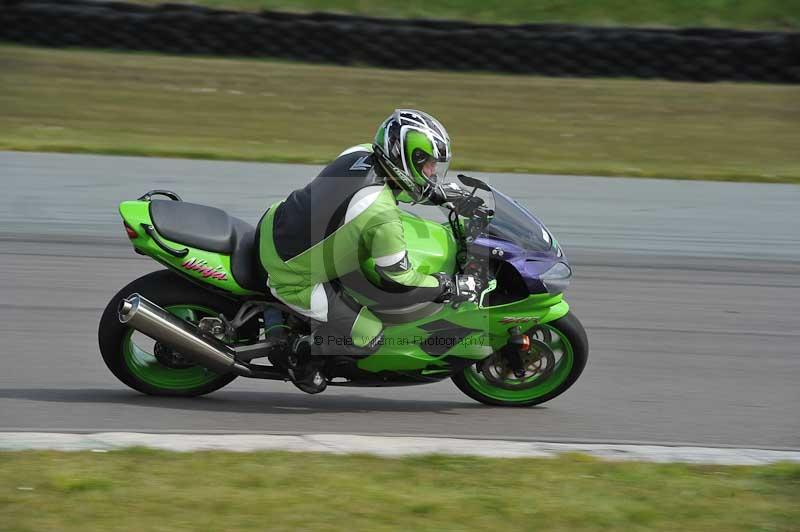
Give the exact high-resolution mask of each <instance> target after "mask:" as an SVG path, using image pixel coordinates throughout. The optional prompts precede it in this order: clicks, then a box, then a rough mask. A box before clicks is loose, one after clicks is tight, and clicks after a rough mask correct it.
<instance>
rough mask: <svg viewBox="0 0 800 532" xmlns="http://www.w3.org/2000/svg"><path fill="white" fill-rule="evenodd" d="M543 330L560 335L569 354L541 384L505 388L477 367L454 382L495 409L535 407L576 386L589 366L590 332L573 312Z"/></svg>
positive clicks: (454, 377)
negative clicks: (499, 407) (497, 384)
mask: <svg viewBox="0 0 800 532" xmlns="http://www.w3.org/2000/svg"><path fill="white" fill-rule="evenodd" d="M539 327H549V328H550V329H552V330H553V331H552V332H553V333H557V334H558V336H559V337H560V341H561V342H562V346H563V348H564V353H565V355H564V357H563V358H562V360H561V361H560V362H558V363H557V364H556V367H555V368H554V370H553V371H552V373H551V374H550V375H549V376H548V377H547V379H546V380H545V381H543V382H542V383H541V384H537V385H536V386H532V387H530V388H527V389H520V390H509V389H506V388H501V387H499V386H494V385H493V384H492V383H491V382H489V381H488V380H486V379H485V377H483V376H482V375H481V374H480V373H479V372H478V371H477V370H476V366H474V365H473V366H469V367H467V368H465V369H464V370H463V371H462V372H460V373H458V374H456V375H453V382H454V383H455V385H456V386H457V387H458V389H459V390H461V391H462V392H464V393H465V394H467V395H468V396H470V397H472V398H473V399H475V400H476V401H479V402H481V403H484V404H487V405H492V406H516V407H525V406H533V405H538V404H541V403H544V402H545V401H549V400H550V399H553V398H554V397H557V396H559V395H561V394H562V393H564V392H565V391H567V389H569V387H570V386H572V385H573V384H575V381H577V380H578V377H580V376H581V373H582V372H583V369H584V368H585V367H586V362H587V359H588V355H589V342H588V340H587V339H586V331H585V330H584V329H583V325H581V322H580V321H579V320H578V318H577V317H576V316H575V314H573V313H572V312H570V313H568V314H566V315H565V316H564V317H562V318H559V319H557V320H555V321H553V322H550V323H546V324H544V325H541V326H539ZM567 348H568V349H567ZM561 364H564V365H563V366H562V365H561Z"/></svg>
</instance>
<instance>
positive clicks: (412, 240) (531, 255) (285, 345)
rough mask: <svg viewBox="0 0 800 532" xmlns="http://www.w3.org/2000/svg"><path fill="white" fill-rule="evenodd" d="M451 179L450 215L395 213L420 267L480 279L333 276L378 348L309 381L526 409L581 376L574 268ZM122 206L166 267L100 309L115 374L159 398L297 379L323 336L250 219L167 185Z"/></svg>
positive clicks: (514, 211) (530, 226)
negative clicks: (397, 281) (446, 289)
mask: <svg viewBox="0 0 800 532" xmlns="http://www.w3.org/2000/svg"><path fill="white" fill-rule="evenodd" d="M459 179H460V180H461V185H458V184H455V183H450V184H448V185H446V186H444V187H442V189H441V191H442V193H443V194H444V195H445V198H446V203H444V206H443V208H444V209H445V211H446V214H447V221H446V222H435V221H431V220H427V219H424V218H422V217H419V216H417V215H415V214H412V213H404V214H403V224H404V229H405V236H406V241H407V244H408V255H409V258H410V260H411V261H412V262H413V264H415V266H416V267H417V269H419V270H420V271H422V272H423V273H433V272H449V273H453V274H455V273H467V274H470V275H472V276H474V277H475V278H477V279H478V280H479V285H478V287H477V297H475V298H474V301H460V302H455V303H434V302H431V303H425V304H417V305H412V306H398V303H397V302H395V304H390V303H389V304H387V303H383V304H375V301H379V300H380V298H379V297H376V294H374V293H373V294H371V293H370V291H379V290H378V289H377V288H376V287H375V286H374V284H373V283H371V282H363V281H364V280H366V281H376V279H370V278H369V276H370V275H371V274H370V272H373V271H374V268H369V267H366V268H364V272H357V273H358V274H360V275H352V276H347V277H353V278H352V279H349V278H347V277H346V278H343V279H341V280H340V282H341V285H342V287H343V289H345V290H348V291H349V292H350V293H351V295H353V297H354V298H356V299H357V300H359V302H361V303H362V304H369V305H370V308H371V309H372V310H373V311H374V312H375V314H376V315H378V316H379V317H380V318H381V319H382V320H383V322H384V324H385V327H386V328H385V330H384V335H383V338H382V340H381V343H380V346H379V348H378V350H377V351H376V352H375V353H374V354H371V355H369V356H354V355H352V354H346V353H347V351H346V350H343V351H344V352H343V353H342V354H341V355H339V354H330V355H327V356H325V357H324V372H323V374H324V378H325V382H324V383H322V384H323V386H321V387H320V386H316V387H315V391H320V390H321V389H324V386H325V385H330V386H401V385H413V384H426V383H433V382H439V381H441V380H443V379H447V378H450V379H452V380H453V382H454V383H455V384H456V386H457V387H458V388H459V389H460V390H461V391H463V392H464V393H466V394H467V395H468V396H470V397H472V398H473V399H476V400H477V401H480V402H482V403H486V404H490V405H501V406H531V405H535V404H539V403H542V402H544V401H548V400H550V399H552V398H554V397H556V396H558V395H560V394H562V393H563V392H565V391H566V390H567V389H568V388H569V387H570V386H572V384H573V383H574V382H575V381H576V380H577V379H578V377H579V376H580V375H581V372H582V371H583V369H584V367H585V365H586V361H587V355H588V342H587V339H586V333H585V331H584V329H583V327H582V325H581V323H580V322H579V321H578V319H577V318H576V317H575V315H574V314H573V313H571V312H570V310H569V306H568V305H567V303H566V301H564V299H563V292H564V290H565V289H566V287H567V285H568V284H569V281H570V278H571V276H572V270H571V268H570V266H569V264H568V262H567V259H566V257H565V256H564V253H563V251H562V249H561V246H560V245H559V243H558V242H557V240H556V239H555V238H554V237H553V236H552V234H551V233H550V231H549V230H548V229H547V228H546V227H545V226H544V224H543V223H542V222H541V221H539V219H538V218H536V217H535V216H534V215H533V214H531V213H530V212H529V211H528V210H526V209H525V208H524V207H522V206H521V205H520V204H519V203H517V202H515V201H514V200H513V199H511V198H510V197H508V196H507V195H505V194H503V193H502V192H500V191H499V190H497V189H495V188H494V187H491V186H489V185H487V184H486V183H484V182H483V181H480V180H478V179H475V178H472V177H467V176H463V175H462V176H459ZM157 196H162V197H164V198H166V199H157V198H156V197H157ZM119 211H120V214H121V216H122V219H123V222H124V226H125V230H126V232H127V234H128V237H129V238H130V241H131V243H132V245H133V248H134V250H135V251H136V253H139V254H142V255H147V256H149V257H151V258H153V259H154V260H156V261H157V262H159V263H161V264H162V265H163V266H165V267H166V269H164V270H159V271H156V272H153V273H149V274H147V275H144V276H142V277H140V278H138V279H136V280H135V281H133V282H131V283H130V284H128V285H127V286H125V287H124V288H123V289H122V290H120V291H119V292H118V293H117V294H116V295H115V296H114V297H113V298H112V300H111V301H110V302H109V304H108V306H107V307H106V309H105V311H104V313H103V316H102V318H101V320H100V327H99V332H98V336H99V343H100V351H101V353H102V355H103V359H104V360H105V363H106V365H107V366H108V368H109V369H110V370H111V372H112V373H113V374H114V375H116V376H117V378H119V379H120V380H121V381H122V382H124V383H125V384H127V385H128V386H130V387H131V388H133V389H135V390H138V391H140V392H143V393H146V394H151V395H166V396H196V395H202V394H206V393H209V392H212V391H215V390H217V389H219V388H222V387H223V386H225V385H226V384H228V383H229V382H231V381H232V380H233V379H235V378H236V377H238V376H241V377H251V378H258V379H270V380H283V381H290V382H293V381H294V379H293V377H294V368H296V367H297V365H298V364H299V363H301V362H302V360H301V359H302V358H303V353H307V352H308V351H309V346H311V345H313V344H319V343H321V342H323V341H324V339H323V338H320V337H314V335H313V332H312V331H313V326H314V324H313V323H311V322H310V321H309V319H308V318H305V317H303V316H301V315H298V314H296V313H294V312H293V311H292V310H291V309H290V308H288V307H286V306H284V305H283V304H281V303H280V302H279V301H278V300H276V299H275V298H274V297H272V295H271V294H270V293H269V290H268V289H267V275H268V273H267V272H265V271H264V269H263V268H262V266H261V264H260V262H259V258H258V257H259V254H258V247H257V246H258V242H259V237H258V231H257V230H256V229H255V228H254V227H252V226H251V225H249V224H247V223H246V222H244V221H242V220H239V219H237V218H234V217H232V216H229V215H228V214H226V213H225V212H224V211H222V210H219V209H216V208H213V207H207V206H203V205H196V204H192V203H188V202H184V201H182V200H181V198H180V197H179V196H178V195H177V194H175V193H174V192H170V191H165V190H155V191H150V192H148V193H147V194H145V195H143V196H142V197H140V198H139V199H137V200H136V201H125V202H123V203H121V204H120V207H119ZM358 278H360V279H361V281H362V282H359V279H358ZM370 296H373V297H370ZM276 316H277V319H276ZM296 384H298V387H300V388H301V389H303V386H301V385H300V384H299V383H296ZM317 384H320V383H317ZM307 391H308V390H307Z"/></svg>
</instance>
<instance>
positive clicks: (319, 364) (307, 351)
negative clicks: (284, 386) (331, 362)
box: [289, 336, 328, 394]
mask: <svg viewBox="0 0 800 532" xmlns="http://www.w3.org/2000/svg"><path fill="white" fill-rule="evenodd" d="M312 341H313V336H301V337H300V338H298V339H297V340H296V341H295V342H294V345H293V346H292V354H291V355H290V357H289V376H291V377H292V383H293V384H294V385H295V386H297V387H298V388H299V389H300V390H302V391H304V392H306V393H310V394H315V393H320V392H322V391H324V390H325V388H327V387H328V379H327V377H326V376H325V373H324V372H323V368H324V365H325V364H324V359H322V358H321V357H319V356H312V354H311V342H312Z"/></svg>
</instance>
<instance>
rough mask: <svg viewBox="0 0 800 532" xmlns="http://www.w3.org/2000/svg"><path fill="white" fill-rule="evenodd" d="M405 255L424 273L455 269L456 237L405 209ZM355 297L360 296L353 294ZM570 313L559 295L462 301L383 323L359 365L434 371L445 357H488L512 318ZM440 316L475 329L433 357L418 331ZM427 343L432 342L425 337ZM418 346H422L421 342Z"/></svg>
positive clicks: (536, 319) (547, 318) (368, 267)
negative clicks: (374, 346)
mask: <svg viewBox="0 0 800 532" xmlns="http://www.w3.org/2000/svg"><path fill="white" fill-rule="evenodd" d="M402 220H403V228H404V231H405V238H406V244H407V246H408V255H409V258H410V260H411V262H412V264H413V265H414V266H415V267H416V268H417V269H419V270H421V271H423V272H425V273H434V272H446V273H454V272H455V255H456V249H457V246H456V241H455V238H454V237H453V234H452V232H451V230H450V228H449V227H448V226H447V225H443V224H438V223H435V222H431V221H429V220H426V219H424V218H420V217H418V216H415V215H413V214H410V213H405V212H404V213H403V215H402ZM363 271H364V273H365V275H366V276H367V278H369V279H370V280H371V281H373V282H375V281H376V279H377V275H376V274H375V273H374V268H373V267H372V263H371V261H367V262H366V263H365V264H364V267H363ZM357 297H359V296H357ZM567 312H569V305H568V304H567V302H566V301H564V299H563V297H562V295H561V294H557V295H552V294H535V295H531V296H528V297H527V298H525V299H522V300H520V301H515V302H513V303H508V304H505V305H498V306H494V307H479V306H478V305H477V304H475V303H466V304H464V305H462V306H461V307H459V308H458V309H453V308H452V307H451V306H449V305H444V306H443V307H442V310H441V311H439V312H437V313H436V314H434V315H433V316H430V317H428V318H425V319H421V320H418V321H414V322H411V323H404V324H399V325H395V326H391V327H387V328H386V330H385V331H384V342H383V346H382V347H381V348H380V349H379V350H378V351H377V352H376V353H375V354H374V355H372V356H370V357H368V358H365V359H364V360H361V361H360V362H359V363H358V366H359V368H361V369H363V370H367V371H374V372H377V371H389V370H392V371H408V370H419V369H423V368H427V369H435V367H437V366H439V367H441V366H445V365H446V364H447V363H446V362H445V361H444V360H443V358H444V357H449V356H458V357H462V358H470V359H475V360H480V359H483V358H485V357H487V356H489V355H490V354H491V353H492V352H493V351H495V350H497V349H499V348H500V347H502V346H503V345H505V343H506V342H507V341H508V330H509V329H510V328H511V327H513V326H514V325H515V324H514V323H501V321H502V320H506V321H507V322H509V321H511V319H514V318H517V319H523V318H532V319H531V320H530V321H529V322H523V323H522V324H521V326H525V325H526V324H527V325H528V326H529V327H532V326H533V325H535V324H539V323H547V322H551V321H554V320H557V319H558V318H560V317H562V316H564V315H566V314H567ZM440 320H444V321H447V322H450V323H452V324H453V325H454V326H456V327H464V328H468V329H475V330H476V332H474V333H472V334H469V335H467V336H465V337H464V338H463V339H462V340H460V341H458V342H456V343H455V344H454V345H453V347H452V348H451V349H449V350H447V351H446V352H445V353H444V354H443V355H441V356H432V355H429V354H427V353H426V352H425V351H423V349H422V347H424V343H425V341H426V339H428V338H429V337H430V336H431V333H430V332H428V331H426V330H424V329H421V328H420V326H422V325H425V324H426V323H431V322H437V321H440ZM428 341H429V342H430V341H431V340H428ZM421 344H422V345H421Z"/></svg>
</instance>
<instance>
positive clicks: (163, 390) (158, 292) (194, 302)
mask: <svg viewBox="0 0 800 532" xmlns="http://www.w3.org/2000/svg"><path fill="white" fill-rule="evenodd" d="M134 293H139V294H141V295H142V296H144V297H145V298H147V299H149V300H150V301H152V302H153V303H155V304H156V305H158V306H160V307H162V308H164V309H165V310H167V311H169V312H171V313H172V314H175V315H177V316H180V317H181V318H183V319H185V320H188V321H191V322H194V323H196V322H197V321H198V320H199V319H200V318H201V317H206V316H216V315H218V314H220V313H223V314H225V315H226V316H228V317H231V316H233V315H234V314H235V313H236V310H237V305H236V303H235V302H234V301H232V300H229V299H227V298H224V297H221V296H219V295H217V294H214V293H212V292H209V291H206V290H203V289H202V288H201V287H199V286H197V285H195V284H193V283H191V282H189V281H187V280H186V279H184V278H182V277H180V276H179V275H177V274H175V273H173V272H171V271H169V270H160V271H155V272H152V273H149V274H147V275H144V276H142V277H140V278H138V279H136V280H135V281H133V282H132V283H130V284H128V285H127V286H125V287H124V288H123V289H122V290H120V291H119V292H117V294H116V295H115V296H114V297H113V298H112V299H111V301H109V303H108V305H107V306H106V309H105V311H104V312H103V316H102V318H101V319H100V326H99V329H98V341H99V344H100V353H101V354H102V356H103V360H104V361H105V363H106V366H108V369H110V370H111V373H113V374H114V376H116V377H117V378H118V379H119V380H120V381H122V382H123V383H125V384H126V385H127V386H129V387H131V388H133V389H134V390H136V391H139V392H142V393H145V394H148V395H160V396H173V397H194V396H198V395H204V394H207V393H211V392H213V391H216V390H218V389H220V388H222V387H223V386H225V385H227V384H229V383H230V382H231V381H233V380H234V379H235V378H236V375H235V374H233V373H228V374H224V375H221V374H218V373H214V372H213V371H210V370H208V369H206V368H203V367H201V366H198V365H195V364H192V363H191V362H189V361H188V360H186V359H184V358H182V357H181V356H180V354H179V353H174V352H173V351H172V350H171V349H169V348H168V347H167V346H163V345H159V344H158V343H156V342H154V341H153V340H152V339H150V338H148V337H147V336H145V335H143V334H142V333H139V332H138V331H134V330H133V329H132V328H130V327H128V326H126V325H123V324H122V323H120V322H119V319H118V316H117V309H118V307H119V304H120V301H121V300H122V299H123V298H126V297H128V296H130V295H131V294H134ZM250 325H253V324H251V323H248V324H247V325H246V326H245V327H248V326H250ZM255 326H256V332H255V334H257V327H258V324H255ZM153 344H155V345H153Z"/></svg>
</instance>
